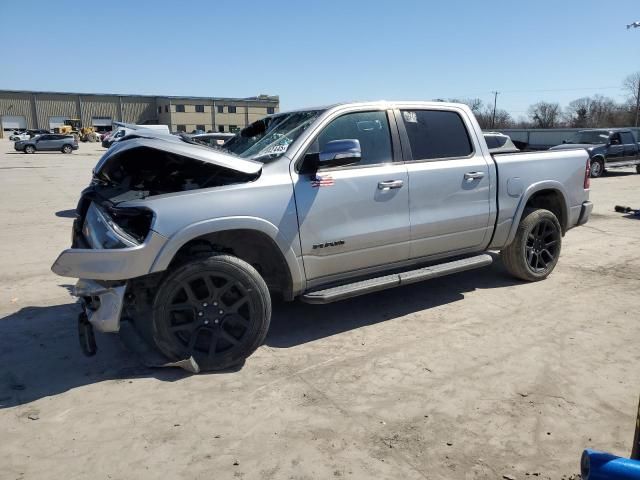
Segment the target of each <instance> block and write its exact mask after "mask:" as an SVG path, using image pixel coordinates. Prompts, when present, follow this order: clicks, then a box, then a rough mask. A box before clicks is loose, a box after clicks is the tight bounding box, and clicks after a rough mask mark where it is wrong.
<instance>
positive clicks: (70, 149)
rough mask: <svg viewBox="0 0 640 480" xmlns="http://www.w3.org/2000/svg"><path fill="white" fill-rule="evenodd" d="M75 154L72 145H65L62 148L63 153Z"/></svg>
mask: <svg viewBox="0 0 640 480" xmlns="http://www.w3.org/2000/svg"><path fill="white" fill-rule="evenodd" d="M71 152H73V147H72V146H71V145H64V146H63V147H62V153H71Z"/></svg>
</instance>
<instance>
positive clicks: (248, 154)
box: [222, 110, 324, 162]
mask: <svg viewBox="0 0 640 480" xmlns="http://www.w3.org/2000/svg"><path fill="white" fill-rule="evenodd" d="M323 111H324V110H305V111H302V112H292V113H283V114H279V115H272V116H269V117H265V118H263V119H261V120H258V121H257V122H254V123H252V124H251V125H249V126H248V127H246V128H243V129H242V130H240V132H239V133H238V134H236V136H235V137H233V138H231V139H229V140H228V141H227V142H226V143H225V144H224V145H223V146H222V149H223V150H225V151H227V152H229V153H233V154H235V155H238V156H240V157H243V158H250V159H251V160H257V161H259V162H267V161H269V160H273V159H275V158H278V157H281V156H282V155H284V154H285V152H286V151H287V149H288V148H289V145H291V144H292V143H293V142H294V141H295V140H296V139H297V138H298V137H299V136H300V135H301V134H302V133H303V132H304V131H305V130H306V129H307V128H308V127H309V125H311V123H313V121H314V120H315V119H316V118H318V116H320V114H321V113H322V112H323Z"/></svg>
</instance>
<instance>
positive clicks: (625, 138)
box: [620, 132, 635, 145]
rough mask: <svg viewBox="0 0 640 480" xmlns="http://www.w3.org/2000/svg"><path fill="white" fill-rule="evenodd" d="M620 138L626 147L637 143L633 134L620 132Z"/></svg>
mask: <svg viewBox="0 0 640 480" xmlns="http://www.w3.org/2000/svg"><path fill="white" fill-rule="evenodd" d="M620 136H621V137H622V143H624V144H625V145H629V144H630V143H635V140H634V138H633V134H632V133H631V132H620Z"/></svg>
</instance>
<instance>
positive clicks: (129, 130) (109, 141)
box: [102, 122, 170, 148]
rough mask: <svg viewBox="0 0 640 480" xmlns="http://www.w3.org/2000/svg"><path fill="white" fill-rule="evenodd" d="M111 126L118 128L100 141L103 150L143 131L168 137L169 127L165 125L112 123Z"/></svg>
mask: <svg viewBox="0 0 640 480" xmlns="http://www.w3.org/2000/svg"><path fill="white" fill-rule="evenodd" d="M113 124H114V125H115V126H117V127H118V128H117V129H116V130H114V131H113V132H111V135H109V136H108V137H106V138H103V139H102V146H103V147H104V148H109V147H111V145H113V144H114V143H115V142H117V141H119V140H120V139H121V138H124V137H125V136H127V135H132V134H134V133H135V132H142V131H143V130H147V131H153V132H155V133H158V134H166V135H170V132H169V127H168V126H167V125H134V124H128V123H120V122H113Z"/></svg>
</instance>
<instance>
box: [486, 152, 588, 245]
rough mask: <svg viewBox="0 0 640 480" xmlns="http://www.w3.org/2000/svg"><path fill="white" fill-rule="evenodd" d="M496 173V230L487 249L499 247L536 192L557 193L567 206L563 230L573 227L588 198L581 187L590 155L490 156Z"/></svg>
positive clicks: (553, 153)
mask: <svg viewBox="0 0 640 480" xmlns="http://www.w3.org/2000/svg"><path fill="white" fill-rule="evenodd" d="M491 157H492V158H493V163H494V168H495V173H496V179H497V180H496V187H497V188H496V190H495V194H496V203H497V210H498V215H497V218H496V224H495V225H496V228H495V233H494V235H493V239H492V241H491V244H490V247H489V248H500V247H502V246H503V245H505V244H506V243H508V241H510V235H511V233H512V231H513V226H514V222H513V219H514V218H517V216H518V215H519V213H521V211H522V210H523V209H524V204H525V203H526V199H527V198H529V197H530V196H531V195H532V194H533V193H535V192H536V191H541V190H545V189H553V190H557V191H559V192H560V193H561V194H562V195H563V197H564V199H565V201H566V205H567V212H566V221H565V225H563V228H564V229H565V230H566V229H569V228H571V227H573V226H575V225H576V224H577V222H578V219H579V217H580V211H581V208H582V203H583V202H584V201H586V200H588V198H589V191H588V190H585V188H584V179H585V168H586V165H587V161H588V159H589V155H588V154H587V152H586V151H585V150H582V149H581V150H554V151H544V152H518V153H505V154H494V155H491Z"/></svg>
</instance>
